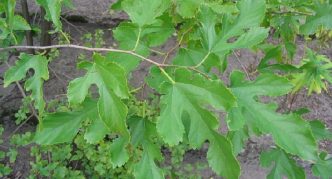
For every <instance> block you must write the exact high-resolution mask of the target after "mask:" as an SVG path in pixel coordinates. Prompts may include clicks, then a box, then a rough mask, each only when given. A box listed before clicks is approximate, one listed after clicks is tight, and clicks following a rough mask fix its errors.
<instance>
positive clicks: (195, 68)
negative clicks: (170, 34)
mask: <svg viewBox="0 0 332 179" xmlns="http://www.w3.org/2000/svg"><path fill="white" fill-rule="evenodd" d="M55 48H56V49H60V48H73V49H80V50H86V51H93V52H115V53H125V54H129V55H132V56H135V57H138V58H140V59H141V60H144V61H146V62H149V63H151V64H154V65H156V66H157V67H159V69H160V70H161V71H162V73H163V74H164V75H165V76H166V77H167V78H168V79H169V80H170V81H171V82H172V83H175V81H174V80H173V79H172V78H171V77H170V76H169V75H168V74H167V73H166V71H165V70H164V69H163V67H176V68H185V69H189V70H192V71H196V72H198V73H200V74H204V73H203V72H200V71H199V70H197V68H198V67H199V66H201V65H202V64H203V63H204V62H205V61H206V59H207V58H208V57H209V55H210V52H209V53H208V54H207V55H206V56H205V57H204V58H203V60H202V61H201V62H200V63H199V64H198V65H196V66H180V65H172V64H161V63H158V62H155V61H153V60H151V59H149V58H146V57H144V56H142V55H140V54H137V53H135V52H133V51H128V50H120V49H114V48H92V47H85V46H79V45H72V44H64V45H50V46H11V47H5V48H0V52H1V51H8V50H13V49H39V50H48V49H55ZM204 76H205V77H207V78H208V76H207V75H206V74H204Z"/></svg>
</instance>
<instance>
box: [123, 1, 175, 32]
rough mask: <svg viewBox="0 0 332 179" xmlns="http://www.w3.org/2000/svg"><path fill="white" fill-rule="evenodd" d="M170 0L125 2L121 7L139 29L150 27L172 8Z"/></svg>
mask: <svg viewBox="0 0 332 179" xmlns="http://www.w3.org/2000/svg"><path fill="white" fill-rule="evenodd" d="M170 4H171V2H170V0H123V1H122V3H121V7H122V8H123V10H124V11H126V12H127V13H128V15H129V17H130V19H131V21H132V22H134V23H136V24H137V25H138V26H139V27H143V26H144V25H150V24H152V23H153V22H154V20H155V19H156V18H157V17H159V16H161V15H162V14H163V13H164V12H165V11H166V9H168V7H169V6H170Z"/></svg>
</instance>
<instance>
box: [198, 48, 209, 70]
mask: <svg viewBox="0 0 332 179" xmlns="http://www.w3.org/2000/svg"><path fill="white" fill-rule="evenodd" d="M210 54H211V52H208V53H207V54H206V55H205V57H204V58H203V60H202V61H201V62H199V64H197V65H196V66H195V67H196V68H198V67H200V66H201V65H202V64H203V63H204V62H205V61H206V60H207V59H208V57H209V56H210Z"/></svg>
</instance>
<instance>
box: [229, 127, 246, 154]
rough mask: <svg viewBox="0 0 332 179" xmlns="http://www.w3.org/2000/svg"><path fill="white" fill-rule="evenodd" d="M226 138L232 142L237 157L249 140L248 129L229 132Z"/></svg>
mask: <svg viewBox="0 0 332 179" xmlns="http://www.w3.org/2000/svg"><path fill="white" fill-rule="evenodd" d="M227 138H228V139H229V140H230V141H231V142H232V144H233V150H234V154H235V156H237V155H238V154H239V153H240V152H241V151H242V150H243V148H244V147H245V142H246V141H247V140H248V138H249V133H248V128H247V127H243V128H242V129H240V130H237V131H229V132H228V134H227Z"/></svg>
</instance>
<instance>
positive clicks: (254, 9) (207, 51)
mask: <svg viewBox="0 0 332 179" xmlns="http://www.w3.org/2000/svg"><path fill="white" fill-rule="evenodd" d="M200 10H201V11H200V16H199V19H200V22H201V25H200V29H199V31H200V34H201V39H200V40H201V46H202V47H203V48H201V46H198V47H197V48H198V49H200V51H201V52H200V53H203V54H204V56H203V58H201V59H200V60H199V62H198V63H197V64H196V65H199V66H200V65H203V66H205V68H208V69H206V71H208V70H209V69H211V68H212V67H217V68H218V69H220V70H221V71H223V70H224V68H225V64H226V63H225V62H224V59H225V57H226V56H227V55H228V54H229V53H230V52H231V51H233V50H236V49H242V48H251V47H253V46H255V45H258V44H259V43H261V42H262V41H263V40H264V39H266V38H267V36H268V31H269V30H268V29H266V28H262V27H259V25H260V23H261V22H262V20H263V18H264V15H265V1H264V0H257V1H253V0H242V1H241V2H240V3H239V10H240V14H239V15H238V16H237V18H236V19H235V20H234V19H232V17H231V16H230V15H225V16H224V18H223V19H222V26H221V27H218V26H220V23H221V21H220V18H221V17H220V16H218V15H217V14H216V13H215V12H213V10H212V9H211V8H209V7H206V6H202V7H201V9H200ZM220 29H221V30H220ZM201 49H204V51H203V50H201ZM191 56H194V54H191ZM211 56H214V57H212V58H211ZM218 57H219V58H218ZM196 58H197V57H196ZM196 58H195V59H196Z"/></svg>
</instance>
